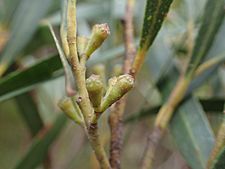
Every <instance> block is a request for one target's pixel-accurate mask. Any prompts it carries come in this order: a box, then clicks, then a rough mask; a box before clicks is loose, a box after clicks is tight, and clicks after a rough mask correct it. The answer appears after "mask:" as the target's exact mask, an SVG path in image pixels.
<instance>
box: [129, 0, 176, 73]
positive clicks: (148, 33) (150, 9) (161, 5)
mask: <svg viewBox="0 0 225 169" xmlns="http://www.w3.org/2000/svg"><path fill="white" fill-rule="evenodd" d="M172 2H173V0H147V3H146V7H145V16H144V23H143V28H142V34H141V39H140V44H139V48H138V52H137V55H136V57H135V60H134V63H133V69H134V71H138V70H139V69H140V67H141V65H142V64H143V62H144V57H145V55H146V52H147V51H148V49H149V47H150V46H151V45H152V43H153V41H154V40H155V37H156V35H157V34H158V32H159V30H160V28H161V26H162V23H163V21H164V18H165V17H166V15H167V13H168V11H169V8H170V5H171V3H172Z"/></svg>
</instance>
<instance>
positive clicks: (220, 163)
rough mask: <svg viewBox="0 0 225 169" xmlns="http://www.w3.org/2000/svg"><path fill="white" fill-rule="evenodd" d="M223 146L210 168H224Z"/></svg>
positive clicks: (224, 150) (224, 153) (224, 155)
mask: <svg viewBox="0 0 225 169" xmlns="http://www.w3.org/2000/svg"><path fill="white" fill-rule="evenodd" d="M224 159H225V146H224V147H223V148H222V149H221V151H220V153H219V155H218V156H217V158H216V160H215V162H214V164H213V167H212V169H224V168H225V160H224Z"/></svg>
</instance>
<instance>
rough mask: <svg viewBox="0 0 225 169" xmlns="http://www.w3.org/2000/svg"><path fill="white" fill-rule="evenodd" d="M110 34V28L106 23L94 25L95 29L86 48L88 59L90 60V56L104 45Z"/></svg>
mask: <svg viewBox="0 0 225 169" xmlns="http://www.w3.org/2000/svg"><path fill="white" fill-rule="evenodd" d="M109 34H110V31H109V27H108V25H107V24H106V23H104V24H96V25H94V27H93V28H92V34H91V37H90V40H89V42H88V45H87V48H86V56H87V58H89V57H90V55H91V54H92V53H93V52H94V51H95V50H96V49H98V48H99V47H100V46H101V45H102V43H103V42H104V40H105V39H106V38H107V37H108V35H109Z"/></svg>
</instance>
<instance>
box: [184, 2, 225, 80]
mask: <svg viewBox="0 0 225 169" xmlns="http://www.w3.org/2000/svg"><path fill="white" fill-rule="evenodd" d="M224 6H225V1H224V0H217V1H211V0H208V2H207V3H206V6H205V12H204V15H203V21H202V25H201V27H200V30H199V33H198V36H197V38H196V42H195V46H194V49H193V53H192V56H191V59H190V62H189V65H188V68H187V71H186V75H187V76H192V75H193V74H194V72H195V70H196V69H197V67H198V66H199V64H200V63H201V62H202V60H203V59H204V58H205V57H206V54H207V52H208V51H209V50H210V48H211V46H212V44H213V42H214V39H215V35H216V34H217V32H218V30H219V28H220V26H221V24H222V21H223V19H224V15H225V11H224Z"/></svg>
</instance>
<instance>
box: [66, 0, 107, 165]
mask: <svg viewBox="0 0 225 169" xmlns="http://www.w3.org/2000/svg"><path fill="white" fill-rule="evenodd" d="M67 24H68V30H67V41H68V45H69V52H70V64H71V67H72V71H73V74H74V76H75V78H76V84H77V90H78V99H77V103H78V105H79V107H80V110H81V112H82V113H83V115H84V120H85V124H86V127H85V130H86V133H87V136H88V138H89V141H90V144H91V146H92V149H93V150H94V152H95V155H96V157H97V159H98V161H99V164H100V166H101V169H110V168H111V167H110V165H109V161H108V158H107V156H106V153H105V150H104V148H103V145H102V144H101V141H100V138H99V135H98V127H97V123H94V124H93V123H91V121H90V120H91V118H92V116H93V115H94V109H93V107H92V105H91V102H90V99H89V96H88V91H87V88H86V75H85V74H86V67H85V63H86V57H85V56H81V59H80V61H79V58H78V54H77V46H76V34H77V30H76V29H77V28H76V0H69V2H68V10H67Z"/></svg>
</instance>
